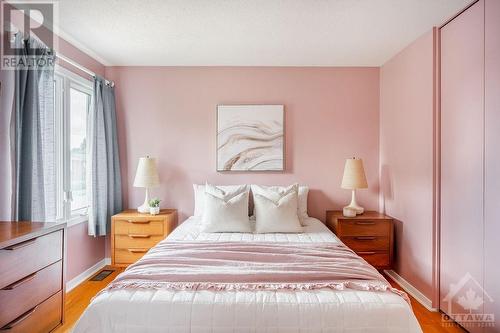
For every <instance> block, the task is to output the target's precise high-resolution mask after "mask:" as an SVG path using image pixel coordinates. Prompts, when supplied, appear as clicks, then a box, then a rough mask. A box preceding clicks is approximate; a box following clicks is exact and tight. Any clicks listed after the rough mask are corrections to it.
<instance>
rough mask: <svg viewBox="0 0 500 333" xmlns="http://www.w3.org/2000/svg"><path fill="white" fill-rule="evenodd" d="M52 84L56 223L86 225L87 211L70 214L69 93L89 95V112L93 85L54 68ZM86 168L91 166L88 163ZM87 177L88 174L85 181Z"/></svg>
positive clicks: (70, 73)
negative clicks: (54, 125)
mask: <svg viewBox="0 0 500 333" xmlns="http://www.w3.org/2000/svg"><path fill="white" fill-rule="evenodd" d="M54 81H55V114H56V117H55V119H56V138H55V141H56V156H57V194H56V200H57V204H56V207H57V215H56V216H57V221H58V222H61V223H62V222H66V223H67V226H68V227H69V226H72V225H76V224H79V223H84V222H88V218H89V216H88V207H85V208H81V209H79V210H75V211H72V210H71V199H72V195H71V169H70V168H71V148H70V140H71V137H70V125H71V118H70V117H71V112H70V98H69V96H70V89H71V88H72V89H76V90H79V91H81V92H83V93H86V94H89V95H90V107H91V108H92V107H93V100H94V93H93V83H92V81H90V80H87V79H85V78H83V77H81V76H79V75H77V74H75V73H73V72H71V71H69V70H67V69H65V68H64V67H61V66H59V65H56V68H55V75H54ZM89 111H90V110H89ZM87 133H88V130H87ZM87 165H88V166H90V163H88V164H87ZM88 174H89V173H88V172H87V177H88ZM87 183H88V181H87Z"/></svg>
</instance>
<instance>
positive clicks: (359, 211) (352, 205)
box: [344, 190, 365, 215]
mask: <svg viewBox="0 0 500 333" xmlns="http://www.w3.org/2000/svg"><path fill="white" fill-rule="evenodd" d="M344 210H346V211H347V210H349V211H355V212H356V215H360V214H363V213H364V212H365V209H364V208H363V207H361V206H360V205H358V203H357V202H356V190H352V196H351V203H350V204H349V205H348V206H345V207H344Z"/></svg>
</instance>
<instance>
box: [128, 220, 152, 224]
mask: <svg viewBox="0 0 500 333" xmlns="http://www.w3.org/2000/svg"><path fill="white" fill-rule="evenodd" d="M127 222H128V223H133V224H149V223H150V222H151V221H134V220H127Z"/></svg>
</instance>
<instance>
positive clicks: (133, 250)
mask: <svg viewBox="0 0 500 333" xmlns="http://www.w3.org/2000/svg"><path fill="white" fill-rule="evenodd" d="M128 252H130V253H146V252H148V249H128Z"/></svg>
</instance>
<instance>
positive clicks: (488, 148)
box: [484, 0, 500, 333]
mask: <svg viewBox="0 0 500 333" xmlns="http://www.w3.org/2000/svg"><path fill="white" fill-rule="evenodd" d="M485 9H486V11H485V103H484V110H485V119H484V120H485V179H486V182H485V189H484V190H485V191H484V193H485V207H484V208H485V211H484V213H485V214H484V216H485V221H484V228H485V229H484V235H485V239H484V290H485V292H486V295H485V297H484V298H485V299H484V301H485V306H484V312H485V314H493V315H494V316H493V317H494V318H495V326H494V327H488V328H487V329H486V330H485V331H486V332H488V333H490V332H500V264H499V263H500V1H499V0H486V2H485Z"/></svg>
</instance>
